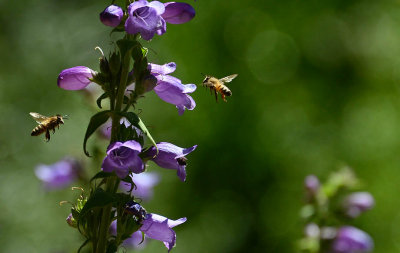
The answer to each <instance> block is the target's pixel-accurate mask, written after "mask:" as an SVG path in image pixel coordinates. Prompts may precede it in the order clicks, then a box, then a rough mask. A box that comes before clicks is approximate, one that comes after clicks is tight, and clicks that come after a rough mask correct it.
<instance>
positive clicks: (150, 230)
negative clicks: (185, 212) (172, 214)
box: [139, 213, 186, 252]
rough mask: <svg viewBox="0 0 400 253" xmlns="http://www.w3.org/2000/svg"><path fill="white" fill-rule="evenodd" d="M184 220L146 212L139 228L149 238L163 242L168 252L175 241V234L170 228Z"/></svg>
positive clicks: (184, 219)
mask: <svg viewBox="0 0 400 253" xmlns="http://www.w3.org/2000/svg"><path fill="white" fill-rule="evenodd" d="M185 221H186V218H180V219H178V220H170V219H168V218H166V217H163V216H161V215H158V214H154V213H148V214H147V215H146V218H145V219H144V220H143V221H142V226H141V227H140V229H139V230H140V231H142V232H143V233H144V234H145V236H147V237H149V238H151V239H155V240H159V241H162V242H164V245H165V247H167V248H168V252H170V251H171V249H172V248H173V247H174V246H175V243H176V234H175V231H174V230H172V228H173V227H175V226H178V225H180V224H182V223H184V222H185Z"/></svg>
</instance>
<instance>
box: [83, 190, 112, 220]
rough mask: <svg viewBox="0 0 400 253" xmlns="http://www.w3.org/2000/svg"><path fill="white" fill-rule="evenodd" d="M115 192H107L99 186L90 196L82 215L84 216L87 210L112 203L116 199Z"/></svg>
mask: <svg viewBox="0 0 400 253" xmlns="http://www.w3.org/2000/svg"><path fill="white" fill-rule="evenodd" d="M116 200H117V199H116V197H115V196H114V194H112V193H110V192H106V191H104V190H103V189H101V188H97V189H96V190H95V191H94V192H93V193H92V194H91V195H90V197H89V199H88V201H87V202H86V204H85V206H84V207H83V208H82V210H81V212H80V217H82V216H84V215H85V214H86V213H87V212H89V211H90V210H92V209H93V208H96V207H103V206H106V205H109V204H112V203H114V202H115V201H116Z"/></svg>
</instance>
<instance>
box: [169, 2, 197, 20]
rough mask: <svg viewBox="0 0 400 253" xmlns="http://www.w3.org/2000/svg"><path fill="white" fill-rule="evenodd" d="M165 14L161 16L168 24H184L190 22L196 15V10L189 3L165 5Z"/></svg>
mask: <svg viewBox="0 0 400 253" xmlns="http://www.w3.org/2000/svg"><path fill="white" fill-rule="evenodd" d="M164 6H165V12H164V13H163V14H162V15H161V16H162V17H163V18H164V20H165V21H166V22H167V23H170V24H183V23H186V22H189V21H190V20H192V19H193V18H194V16H195V15H196V11H195V10H194V8H193V7H192V6H191V5H190V4H187V3H180V2H167V3H164Z"/></svg>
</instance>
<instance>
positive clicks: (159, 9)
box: [148, 1, 165, 15]
mask: <svg viewBox="0 0 400 253" xmlns="http://www.w3.org/2000/svg"><path fill="white" fill-rule="evenodd" d="M148 6H149V7H152V8H154V9H155V10H156V12H157V15H161V14H163V13H164V12H165V6H164V4H163V3H161V2H159V1H151V2H150V3H149V4H148Z"/></svg>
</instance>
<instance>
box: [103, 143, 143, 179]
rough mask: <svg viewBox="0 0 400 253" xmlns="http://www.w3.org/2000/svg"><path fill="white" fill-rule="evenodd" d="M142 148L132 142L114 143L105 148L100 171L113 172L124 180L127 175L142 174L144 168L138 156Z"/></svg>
mask: <svg viewBox="0 0 400 253" xmlns="http://www.w3.org/2000/svg"><path fill="white" fill-rule="evenodd" d="M141 151H142V146H141V145H140V144H139V143H138V142H136V141H134V140H131V141H126V142H114V143H112V144H110V146H108V148H107V156H106V157H105V158H104V160H103V164H102V167H101V168H102V170H103V171H105V172H115V174H117V176H118V177H119V178H125V177H126V176H128V175H129V173H131V172H133V173H136V174H139V173H142V172H143V171H144V169H145V166H144V164H143V162H142V159H140V157H139V156H138V155H139V153H140V152H141Z"/></svg>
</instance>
